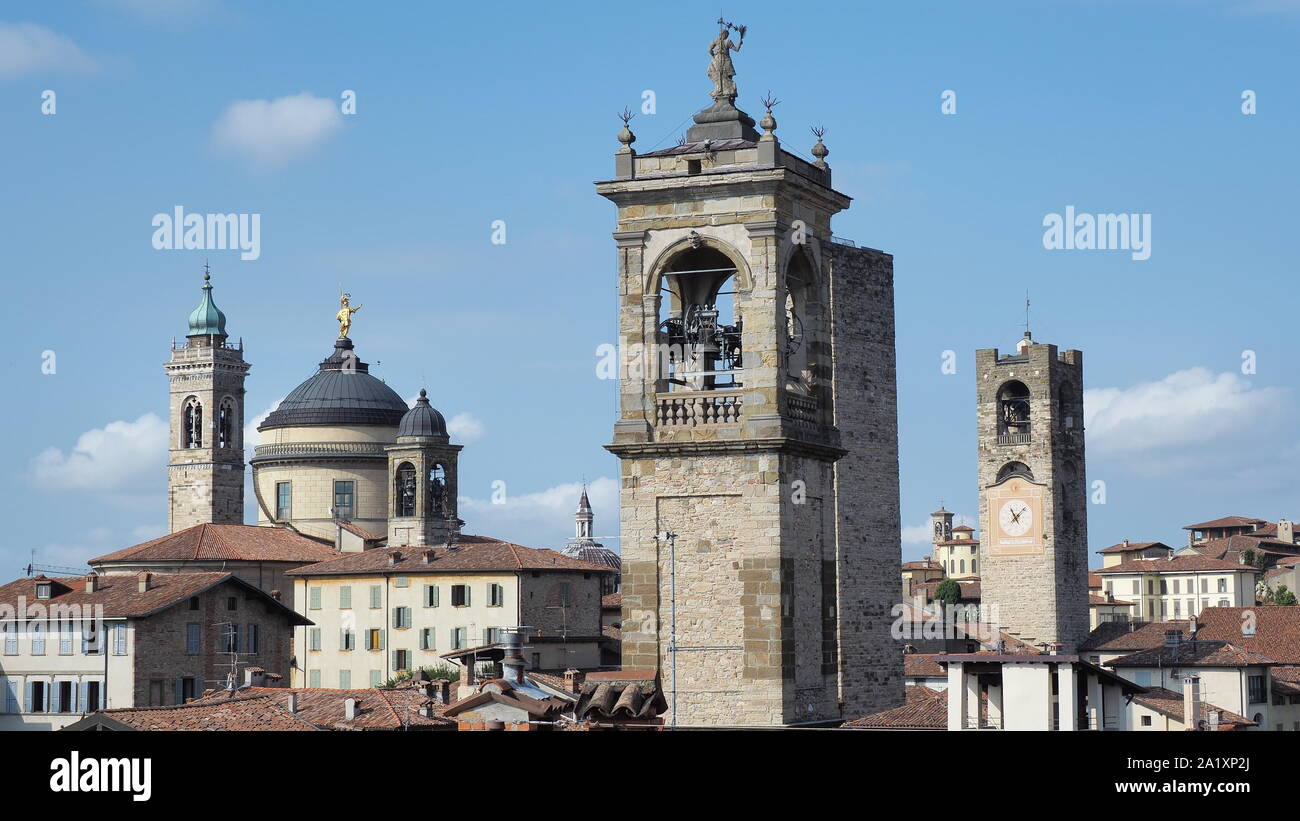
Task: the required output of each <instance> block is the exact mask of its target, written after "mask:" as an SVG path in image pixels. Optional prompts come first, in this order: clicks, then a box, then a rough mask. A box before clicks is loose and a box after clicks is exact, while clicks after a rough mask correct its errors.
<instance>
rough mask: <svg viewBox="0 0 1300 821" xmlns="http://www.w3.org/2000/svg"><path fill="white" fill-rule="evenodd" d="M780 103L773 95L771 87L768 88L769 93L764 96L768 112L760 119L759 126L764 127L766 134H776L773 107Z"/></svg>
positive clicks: (770, 135) (769, 135)
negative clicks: (774, 132)
mask: <svg viewBox="0 0 1300 821" xmlns="http://www.w3.org/2000/svg"><path fill="white" fill-rule="evenodd" d="M780 104H781V101H780V100H778V99H777V98H776V97H775V96H773V94H772V90H771V89H768V91H767V95H766V96H765V97H763V108H765V109H767V114H765V115H764V116H763V119H761V120H759V121H758V125H759V127H760V128H762V129H763V133H764V136H768V137H774V136H776V135H774V134H773V133H772V132H773V131H776V118H775V117H773V116H772V109H773V108H775V107H776V106H778V105H780Z"/></svg>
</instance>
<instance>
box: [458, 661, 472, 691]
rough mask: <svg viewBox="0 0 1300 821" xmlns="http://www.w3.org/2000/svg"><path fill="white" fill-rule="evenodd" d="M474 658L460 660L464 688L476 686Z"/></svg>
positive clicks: (461, 681)
mask: <svg viewBox="0 0 1300 821" xmlns="http://www.w3.org/2000/svg"><path fill="white" fill-rule="evenodd" d="M474 684H475V681H474V659H473V657H470V658H462V659H461V661H460V686H461V687H462V688H465V687H468V688H470V689H473V688H474Z"/></svg>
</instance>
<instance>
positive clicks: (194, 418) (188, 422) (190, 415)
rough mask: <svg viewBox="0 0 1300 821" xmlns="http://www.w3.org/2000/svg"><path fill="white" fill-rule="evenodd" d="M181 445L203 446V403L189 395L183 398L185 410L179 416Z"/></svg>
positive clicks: (189, 446) (190, 446)
mask: <svg viewBox="0 0 1300 821" xmlns="http://www.w3.org/2000/svg"><path fill="white" fill-rule="evenodd" d="M181 428H182V429H181V447H183V448H201V447H203V405H201V404H200V403H199V400H197V399H195V398H193V397H190V398H189V399H186V400H185V411H184V413H183V414H182V417H181Z"/></svg>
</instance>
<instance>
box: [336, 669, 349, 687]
mask: <svg viewBox="0 0 1300 821" xmlns="http://www.w3.org/2000/svg"><path fill="white" fill-rule="evenodd" d="M339 689H340V690H351V689H352V671H351V670H339Z"/></svg>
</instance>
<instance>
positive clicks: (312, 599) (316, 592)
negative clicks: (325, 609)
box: [307, 587, 320, 610]
mask: <svg viewBox="0 0 1300 821" xmlns="http://www.w3.org/2000/svg"><path fill="white" fill-rule="evenodd" d="M308 598H309V603H308V605H307V607H309V608H310V609H312V610H319V609H320V587H313V588H312V589H311V590H309V591H308Z"/></svg>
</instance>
